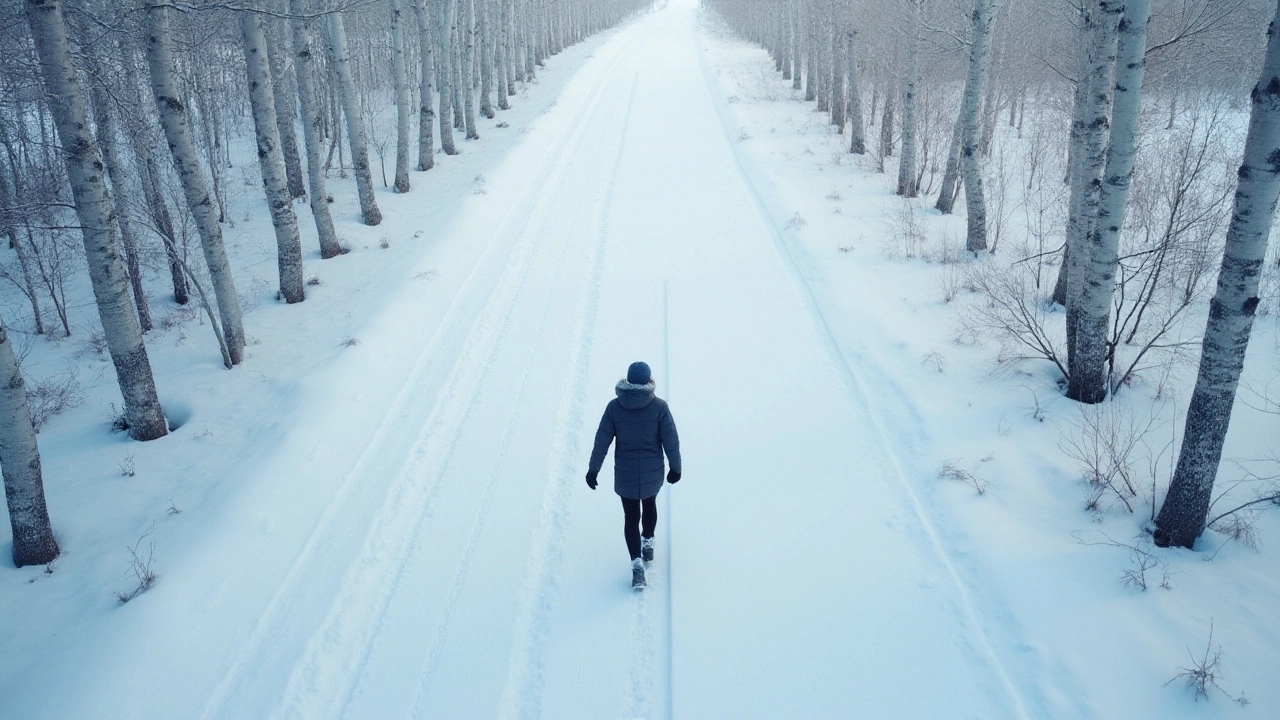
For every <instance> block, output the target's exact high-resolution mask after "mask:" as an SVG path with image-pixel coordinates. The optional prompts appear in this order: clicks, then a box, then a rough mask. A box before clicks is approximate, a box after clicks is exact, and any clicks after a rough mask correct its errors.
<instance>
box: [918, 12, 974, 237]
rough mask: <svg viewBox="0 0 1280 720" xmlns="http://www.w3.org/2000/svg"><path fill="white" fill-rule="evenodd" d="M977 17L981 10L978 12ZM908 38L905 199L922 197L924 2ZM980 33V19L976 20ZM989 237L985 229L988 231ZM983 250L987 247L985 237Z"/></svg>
mask: <svg viewBox="0 0 1280 720" xmlns="http://www.w3.org/2000/svg"><path fill="white" fill-rule="evenodd" d="M974 13H975V15H976V14H977V10H975V11H974ZM909 22H910V27H909V29H908V32H909V35H908V38H907V77H906V82H905V83H904V84H903V90H902V155H901V156H900V157H899V160H898V189H897V193H898V194H899V195H901V196H903V197H907V198H913V197H916V196H917V195H919V194H920V182H919V173H918V167H917V163H916V146H917V144H918V142H917V140H916V94H917V93H918V92H919V89H918V88H919V84H920V32H921V29H922V26H923V25H924V0H911V19H910V21H909ZM974 33H975V35H976V33H977V20H975V21H974ZM984 235H985V230H984ZM983 247H984V248H985V247H986V241H985V238H984V240H983Z"/></svg>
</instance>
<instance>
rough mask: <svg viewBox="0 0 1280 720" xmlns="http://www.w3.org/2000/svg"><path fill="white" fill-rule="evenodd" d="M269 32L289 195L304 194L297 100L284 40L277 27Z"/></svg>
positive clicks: (305, 188) (269, 59) (267, 34)
mask: <svg viewBox="0 0 1280 720" xmlns="http://www.w3.org/2000/svg"><path fill="white" fill-rule="evenodd" d="M263 33H264V35H265V36H266V39H267V41H266V48H267V60H268V61H269V63H270V67H271V94H272V97H273V100H274V103H275V107H276V128H277V130H278V131H279V135H280V155H281V157H282V158H283V159H284V170H285V175H286V177H287V179H288V182H289V196H290V197H294V198H300V197H303V196H304V195H306V194H307V186H306V183H305V182H303V180H302V159H301V158H300V157H299V156H298V134H297V133H296V132H294V127H293V102H292V101H291V100H290V93H289V89H288V88H289V84H288V82H286V80H285V78H286V77H288V76H287V75H286V73H285V67H284V58H283V57H281V50H280V47H279V44H280V40H279V38H278V37H277V36H276V33H275V32H274V30H273V29H268V28H265V27H264V28H263Z"/></svg>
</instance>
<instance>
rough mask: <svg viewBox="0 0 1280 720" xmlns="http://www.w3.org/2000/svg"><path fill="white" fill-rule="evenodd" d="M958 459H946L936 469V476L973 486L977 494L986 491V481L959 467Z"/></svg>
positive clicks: (983, 493)
mask: <svg viewBox="0 0 1280 720" xmlns="http://www.w3.org/2000/svg"><path fill="white" fill-rule="evenodd" d="M959 463H960V461H959V460H955V459H952V460H947V461H945V462H943V463H942V467H941V468H939V469H938V477H939V478H941V479H943V480H957V481H959V482H962V483H964V484H965V485H968V486H969V487H971V488H973V489H974V490H975V491H977V493H978V494H979V495H985V494H986V493H987V482H986V481H985V480H983V479H981V478H979V477H978V476H976V475H974V474H973V473H971V472H969V471H968V470H965V469H964V468H962V467H960V464H959Z"/></svg>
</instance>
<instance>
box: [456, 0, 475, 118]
mask: <svg viewBox="0 0 1280 720" xmlns="http://www.w3.org/2000/svg"><path fill="white" fill-rule="evenodd" d="M459 1H460V2H462V3H463V6H464V7H463V9H464V11H465V12H464V14H463V23H464V25H463V27H462V28H461V33H462V41H463V47H465V48H466V55H465V56H464V57H463V58H462V85H461V86H460V87H459V90H461V91H462V93H463V95H462V107H463V111H464V115H463V117H464V119H465V120H466V128H467V139H468V140H479V139H480V133H479V132H478V131H477V130H476V100H475V98H476V92H475V82H474V80H475V61H476V57H475V56H476V50H477V48H476V4H475V0H459Z"/></svg>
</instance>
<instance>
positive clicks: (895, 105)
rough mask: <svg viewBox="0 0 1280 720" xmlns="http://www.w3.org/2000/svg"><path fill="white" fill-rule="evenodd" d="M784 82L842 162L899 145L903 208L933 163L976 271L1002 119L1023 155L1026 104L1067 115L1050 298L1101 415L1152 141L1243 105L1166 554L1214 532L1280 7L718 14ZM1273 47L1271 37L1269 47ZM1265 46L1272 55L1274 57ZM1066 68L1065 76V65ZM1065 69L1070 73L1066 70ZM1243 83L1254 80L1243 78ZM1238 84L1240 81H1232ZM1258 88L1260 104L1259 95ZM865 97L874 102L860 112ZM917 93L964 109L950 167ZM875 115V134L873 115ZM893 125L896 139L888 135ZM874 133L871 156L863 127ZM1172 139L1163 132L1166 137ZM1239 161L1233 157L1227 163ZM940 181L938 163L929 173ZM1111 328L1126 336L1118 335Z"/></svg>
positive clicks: (1076, 394)
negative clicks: (1130, 214) (1125, 245)
mask: <svg viewBox="0 0 1280 720" xmlns="http://www.w3.org/2000/svg"><path fill="white" fill-rule="evenodd" d="M710 4H711V5H712V6H713V7H714V8H715V9H716V10H718V11H719V13H720V14H721V15H722V16H723V17H724V18H725V19H726V20H727V21H728V22H729V23H730V24H731V25H732V26H733V27H734V28H735V29H736V30H737V31H738V32H739V33H740V34H742V35H743V36H744V37H747V38H749V39H751V40H753V41H755V42H757V43H759V44H761V45H763V46H764V47H765V48H766V49H767V50H768V51H769V53H770V55H771V56H772V58H773V61H774V65H775V68H776V70H777V71H778V72H780V73H781V74H782V77H783V78H784V79H789V80H791V82H792V88H794V89H795V90H803V92H804V96H805V99H806V100H810V101H814V102H816V103H817V109H818V110H819V111H823V112H827V113H828V116H829V118H830V121H831V123H832V124H833V125H835V126H837V127H838V128H839V131H840V132H841V133H844V132H846V131H847V132H848V134H849V143H848V149H849V152H850V153H854V154H859V155H862V154H866V153H868V152H874V153H875V154H876V156H877V159H878V160H879V161H880V165H879V167H880V168H881V170H883V168H884V164H883V159H884V157H886V156H889V155H891V154H892V153H893V152H894V150H895V147H894V146H895V144H896V145H898V148H897V149H898V152H899V156H900V159H899V165H898V177H897V181H896V183H895V187H896V191H897V193H898V194H899V195H901V196H904V197H908V198H911V197H917V196H918V195H920V194H921V193H922V188H921V182H922V179H923V178H924V177H925V176H926V175H925V169H924V167H923V165H922V159H921V158H922V155H924V154H925V151H926V150H928V151H929V152H931V153H932V154H933V156H934V157H935V158H938V157H945V162H944V163H939V164H944V165H945V171H944V172H943V176H942V182H941V184H940V185H939V186H938V189H937V193H938V197H937V199H936V202H935V205H934V206H935V207H936V208H937V209H938V210H939V211H941V212H942V213H950V212H951V211H952V207H953V204H954V202H955V200H956V198H957V197H958V193H959V192H960V190H961V188H963V190H964V194H965V205H966V210H967V234H966V240H965V249H966V250H968V251H969V252H970V253H974V254H977V253H984V252H988V251H989V246H988V241H989V239H990V238H989V235H990V222H989V217H988V208H987V203H986V200H985V197H984V175H988V174H989V173H988V172H987V171H986V170H985V168H984V162H985V160H986V158H987V156H988V153H989V149H990V148H989V146H990V143H991V137H992V134H993V132H994V128H995V126H996V124H997V123H999V122H1000V121H1001V117H1002V111H1005V110H1007V111H1008V117H1009V123H1010V124H1011V125H1016V128H1017V133H1018V137H1019V138H1021V137H1022V118H1023V116H1025V114H1026V112H1027V109H1028V98H1030V99H1031V101H1032V103H1033V104H1034V103H1036V102H1039V103H1045V104H1050V103H1053V104H1063V105H1065V104H1068V103H1069V107H1070V123H1069V126H1068V127H1062V129H1061V130H1062V135H1061V137H1062V139H1063V142H1062V144H1061V145H1060V146H1059V147H1060V149H1061V150H1062V151H1064V152H1065V155H1066V157H1067V171H1066V173H1065V182H1066V184H1067V186H1068V188H1069V191H1068V192H1067V193H1065V203H1066V206H1067V207H1066V208H1065V215H1066V223H1065V228H1064V231H1063V235H1064V239H1063V243H1062V245H1061V247H1060V249H1059V250H1058V252H1059V253H1060V254H1061V257H1062V262H1061V264H1060V270H1059V274H1058V279H1057V283H1056V286H1055V289H1054V292H1053V295H1052V298H1053V300H1054V301H1055V302H1057V303H1058V304H1060V305H1062V306H1064V307H1065V310H1066V312H1065V323H1066V333H1065V334H1066V358H1065V362H1062V363H1059V367H1060V368H1061V369H1062V371H1063V375H1064V376H1065V378H1064V380H1065V392H1066V395H1067V397H1068V398H1070V399H1072V400H1075V401H1078V402H1080V403H1087V404H1092V403H1098V402H1101V401H1103V400H1104V399H1105V398H1106V397H1107V396H1108V394H1109V393H1110V392H1114V390H1115V389H1116V388H1115V380H1116V377H1115V372H1114V365H1115V353H1116V345H1117V344H1118V341H1117V335H1118V334H1119V333H1117V330H1118V328H1117V327H1116V326H1115V323H1118V322H1119V321H1120V318H1119V317H1118V313H1116V312H1115V311H1116V307H1117V303H1116V298H1115V294H1116V289H1117V287H1118V282H1117V271H1118V269H1120V268H1122V265H1121V258H1120V253H1119V248H1120V240H1121V235H1122V232H1123V231H1124V228H1125V223H1124V219H1125V214H1126V206H1127V203H1128V200H1129V195H1130V190H1131V185H1132V180H1133V177H1134V163H1135V157H1136V156H1137V155H1138V150H1139V146H1140V141H1139V140H1140V137H1141V135H1142V133H1143V131H1144V129H1151V128H1150V127H1147V128H1144V127H1143V123H1147V124H1148V126H1155V127H1156V129H1158V125H1159V123H1160V117H1159V115H1158V114H1157V113H1153V112H1151V111H1150V110H1149V109H1148V111H1146V112H1144V111H1143V101H1144V93H1145V94H1146V100H1147V106H1148V108H1150V107H1151V106H1153V105H1154V104H1155V103H1156V102H1160V103H1165V104H1167V107H1168V116H1169V124H1168V127H1169V128H1171V127H1173V124H1174V118H1175V116H1176V115H1177V114H1178V112H1179V103H1182V105H1183V106H1187V105H1191V104H1193V103H1194V102H1195V101H1196V100H1197V99H1198V97H1203V96H1210V95H1214V94H1222V93H1227V94H1229V95H1230V96H1232V97H1235V98H1244V97H1245V96H1246V95H1247V96H1248V98H1249V99H1250V102H1251V112H1250V120H1249V126H1248V134H1247V139H1246V141H1245V143H1244V148H1243V158H1244V159H1243V162H1242V163H1241V164H1240V165H1239V171H1238V183H1237V184H1236V188H1235V194H1234V209H1233V212H1232V213H1231V215H1230V223H1229V226H1228V227H1227V228H1226V232H1225V235H1226V241H1225V244H1221V243H1220V244H1218V245H1217V247H1216V250H1215V252H1216V253H1217V254H1218V255H1219V256H1220V257H1221V267H1220V270H1219V273H1218V282H1217V290H1216V293H1215V294H1214V296H1213V298H1212V301H1211V303H1210V312H1209V319H1208V324H1207V327H1206V329H1205V332H1204V336H1203V340H1202V348H1201V354H1200V364H1199V368H1200V369H1199V377H1198V379H1197V382H1196V386H1195V390H1194V394H1193V396H1192V400H1191V405H1190V409H1189V410H1188V413H1187V418H1186V425H1185V431H1184V434H1183V442H1182V445H1181V449H1180V454H1179V457H1178V462H1177V466H1176V470H1175V473H1174V477H1173V480H1172V483H1171V486H1170V488H1169V492H1168V494H1167V496H1166V498H1165V501H1164V504H1163V506H1162V508H1161V510H1160V513H1159V516H1158V518H1157V519H1156V531H1155V539H1156V542H1157V544H1159V545H1162V546H1168V545H1181V546H1186V547H1191V546H1192V544H1193V543H1194V542H1195V540H1196V538H1197V537H1199V535H1200V534H1201V533H1202V532H1203V530H1204V528H1205V523H1206V519H1207V516H1208V510H1209V504H1210V497H1211V494H1212V491H1213V485H1214V480H1215V477H1216V475H1217V472H1218V468H1219V464H1220V459H1221V454H1222V446H1223V441H1224V439H1225V436H1226V432H1227V427H1228V424H1229V421H1230V418H1231V410H1232V405H1233V402H1234V400H1235V395H1236V390H1237V387H1238V385H1239V380H1240V374H1241V370H1242V367H1243V363H1244V356H1245V350H1246V348H1247V346H1248V342H1249V336H1250V332H1251V329H1252V322H1253V317H1254V313H1255V311H1256V309H1257V307H1258V303H1259V299H1258V293H1259V276H1260V272H1261V269H1262V265H1263V262H1264V257H1265V254H1266V250H1267V243H1268V239H1269V235H1270V228H1271V224H1272V218H1273V215H1274V210H1275V205H1276V199H1277V191H1280V162H1277V160H1276V158H1277V157H1280V37H1277V33H1278V32H1280V25H1277V22H1278V21H1280V16H1277V15H1276V13H1278V12H1280V3H1276V2H1273V0H1072V1H1071V2H1063V3H1053V4H1050V3H1027V2H1000V1H999V0H886V1H884V2H871V1H870V0H711V2H710ZM1267 18H1271V24H1270V26H1269V29H1268V30H1267V33H1266V36H1265V37H1264V36H1263V32H1262V31H1261V28H1265V27H1268V26H1267V24H1266V22H1265V20H1266V19H1267ZM1264 45H1265V47H1264ZM1062 58H1068V60H1066V61H1062V60H1061V59H1062ZM1070 59H1074V62H1072V61H1071V60H1070ZM1245 68H1248V71H1247V72H1243V73H1242V70H1244V69H1245ZM1242 77H1243V78H1244V81H1243V82H1242V81H1241V78H1242ZM1249 78H1252V79H1256V80H1257V82H1256V84H1255V85H1254V86H1253V88H1252V91H1251V92H1250V90H1249V88H1248V87H1247V86H1245V85H1244V83H1245V82H1248V79H1249ZM868 88H870V92H868ZM922 90H931V92H932V93H933V94H934V95H945V94H946V93H948V92H955V91H957V90H958V94H959V102H958V104H957V107H958V112H957V114H956V115H954V116H952V117H953V118H954V122H953V124H950V123H948V126H949V127H950V128H951V132H948V133H946V134H945V136H946V137H949V139H950V145H949V148H948V149H947V150H946V153H945V155H941V154H940V148H937V147H932V148H929V147H927V145H926V141H925V138H924V137H922V122H921V119H920V114H921V113H920V110H921V107H920V101H921V94H922ZM868 95H870V97H871V101H870V108H869V116H868V114H867V110H868V108H867V102H866V100H867V97H868ZM895 114H896V118H897V120H896V122H895ZM876 122H879V124H880V134H879V138H878V146H874V145H873V144H872V143H870V142H868V139H867V131H866V127H867V126H868V125H869V124H875V123H876ZM1166 129H1168V128H1166ZM1235 157H1236V158H1239V157H1240V155H1238V154H1237V155H1236V156H1235ZM935 161H936V160H935ZM1113 314H1117V317H1115V318H1113V317H1112V316H1113Z"/></svg>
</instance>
